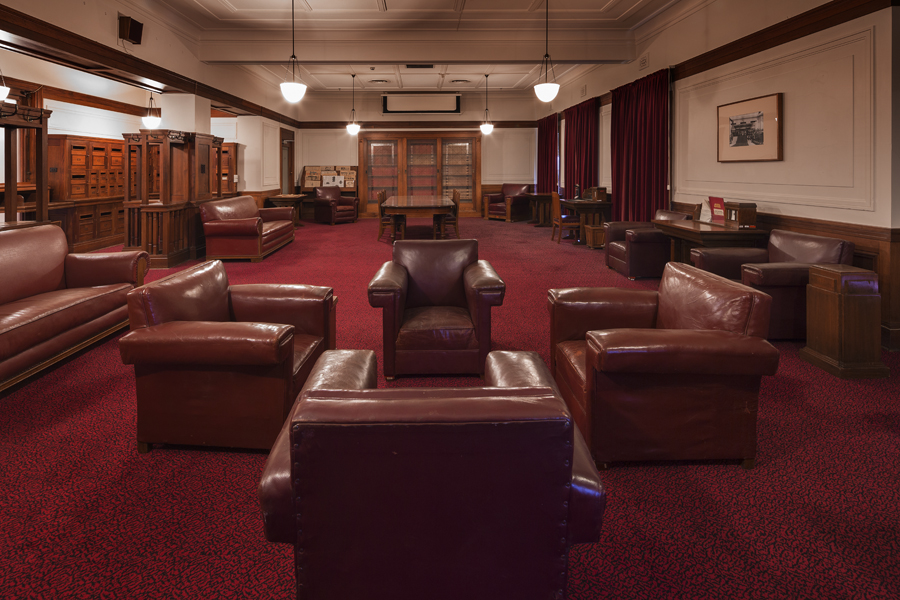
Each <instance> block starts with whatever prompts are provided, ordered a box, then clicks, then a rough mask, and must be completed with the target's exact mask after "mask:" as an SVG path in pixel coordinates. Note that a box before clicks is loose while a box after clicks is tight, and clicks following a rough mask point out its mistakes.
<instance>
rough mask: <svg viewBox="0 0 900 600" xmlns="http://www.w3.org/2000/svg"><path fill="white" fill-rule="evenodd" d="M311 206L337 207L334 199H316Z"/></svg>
mask: <svg viewBox="0 0 900 600" xmlns="http://www.w3.org/2000/svg"><path fill="white" fill-rule="evenodd" d="M313 206H332V207H333V206H337V200H336V199H334V198H316V199H315V200H313Z"/></svg>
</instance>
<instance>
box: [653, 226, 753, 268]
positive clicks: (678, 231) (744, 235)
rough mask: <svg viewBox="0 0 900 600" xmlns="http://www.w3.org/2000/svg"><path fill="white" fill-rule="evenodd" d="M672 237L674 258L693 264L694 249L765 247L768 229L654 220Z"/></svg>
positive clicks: (676, 260)
mask: <svg viewBox="0 0 900 600" xmlns="http://www.w3.org/2000/svg"><path fill="white" fill-rule="evenodd" d="M651 222H652V223H653V224H654V225H655V226H656V228H657V229H659V230H660V231H662V232H663V233H665V234H666V235H667V236H669V237H670V238H672V260H673V261H675V262H682V263H687V264H690V263H691V248H700V247H703V248H721V247H732V248H733V247H740V248H764V247H765V245H766V244H767V243H768V241H769V232H768V231H764V230H762V229H731V228H729V227H725V226H724V225H719V224H718V223H707V222H705V221H691V220H689V221H658V220H656V219H654V220H653V221H651Z"/></svg>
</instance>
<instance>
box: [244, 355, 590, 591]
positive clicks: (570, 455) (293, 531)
mask: <svg viewBox="0 0 900 600" xmlns="http://www.w3.org/2000/svg"><path fill="white" fill-rule="evenodd" d="M375 371H376V366H375V356H374V353H373V352H371V351H366V350H339V351H329V352H326V353H325V354H323V356H322V357H321V358H320V359H319V361H318V362H317V363H316V366H315V369H314V370H313V372H312V374H311V375H310V377H309V384H308V385H307V387H306V388H305V389H304V391H303V393H302V394H301V397H300V399H299V400H298V402H297V403H296V405H295V408H294V410H293V411H292V414H291V417H290V418H289V419H288V421H287V422H286V423H285V425H284V428H283V429H282V431H281V433H280V434H279V436H278V440H277V441H276V442H275V445H274V447H273V448H272V452H271V453H270V454H269V458H268V460H267V461H266V466H265V469H264V471H263V476H262V479H261V481H260V486H259V499H260V506H261V508H262V512H263V518H264V522H265V533H266V537H267V538H268V539H269V541H272V542H281V543H289V544H294V545H295V561H294V565H295V575H296V581H297V597H298V598H306V599H308V600H316V599H320V598H322V599H324V598H367V599H370V600H388V599H389V600H404V599H407V598H408V599H421V598H436V599H451V598H452V599H459V598H466V599H467V600H481V599H484V600H488V599H490V600H497V599H499V598H504V599H505V598H515V599H516V600H532V599H534V600H537V599H544V598H565V596H566V575H567V551H568V549H569V548H570V547H571V546H572V545H574V544H581V543H595V542H597V541H599V538H600V530H601V526H602V522H603V512H604V508H605V502H606V496H605V491H604V489H603V484H602V483H601V481H600V479H599V476H598V474H597V471H596V469H595V467H594V465H593V462H592V461H591V457H590V452H589V450H588V448H587V445H586V444H585V442H584V439H583V438H582V437H581V434H580V433H579V432H578V429H577V428H576V427H575V426H574V424H573V423H572V420H571V417H570V415H569V414H568V412H567V411H566V409H565V405H564V404H563V403H562V401H561V400H560V398H559V396H558V395H557V393H556V390H555V387H554V385H553V380H552V377H551V376H550V374H549V372H548V371H547V368H546V366H545V365H544V363H543V361H542V360H541V358H540V356H538V355H537V354H536V353H534V352H492V353H490V354H489V355H488V358H487V367H486V372H485V383H486V384H487V385H488V386H489V387H483V388H458V389H434V388H410V389H397V388H392V389H380V390H378V389H373V388H374V387H375ZM348 548H351V549H352V551H348Z"/></svg>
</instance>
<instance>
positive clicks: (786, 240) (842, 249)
mask: <svg viewBox="0 0 900 600" xmlns="http://www.w3.org/2000/svg"><path fill="white" fill-rule="evenodd" d="M853 250H854V244H853V242H848V241H845V240H839V239H834V238H827V237H823V236H820V235H809V234H805V233H796V232H794V231H785V230H783V229H773V230H772V231H771V233H770V234H769V260H768V261H767V262H770V263H775V262H798V263H811V264H823V263H824V264H841V263H843V264H845V265H849V264H851V263H852V262H853Z"/></svg>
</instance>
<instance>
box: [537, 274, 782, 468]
mask: <svg viewBox="0 0 900 600" xmlns="http://www.w3.org/2000/svg"><path fill="white" fill-rule="evenodd" d="M548 303H549V309H550V352H551V370H552V371H553V374H554V377H555V378H556V382H557V383H558V384H559V389H560V393H561V394H562V396H563V398H564V399H565V401H566V404H567V405H568V407H569V410H570V412H571V413H572V415H573V417H574V419H575V422H576V423H577V424H578V427H579V428H580V429H581V432H582V433H583V434H584V437H585V439H587V441H588V444H589V445H590V447H591V453H592V454H593V456H594V459H595V460H596V461H597V463H598V464H599V465H601V466H602V465H606V464H608V463H611V462H616V461H637V460H690V459H705V460H708V459H737V460H741V461H743V464H744V467H745V468H750V467H752V466H753V465H754V464H755V460H756V414H757V402H758V398H759V388H760V381H761V379H762V376H763V375H774V374H775V371H776V370H777V368H778V350H776V349H775V348H774V347H773V346H772V345H771V344H770V343H769V342H767V341H766V339H765V335H766V332H767V331H768V328H769V306H770V303H771V299H770V298H769V296H767V295H766V294H764V293H762V292H759V291H757V290H754V289H753V288H750V287H747V286H745V285H741V284H739V283H736V282H733V281H730V280H728V279H725V278H723V277H719V276H718V275H713V274H712V273H707V272H705V271H701V270H700V269H697V268H696V267H692V266H690V265H685V264H681V263H671V262H670V263H669V264H667V265H666V268H665V271H664V272H663V276H662V279H661V280H660V283H659V291H658V292H653V291H644V290H624V289H619V288H569V289H557V290H550V291H549V293H548Z"/></svg>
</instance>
